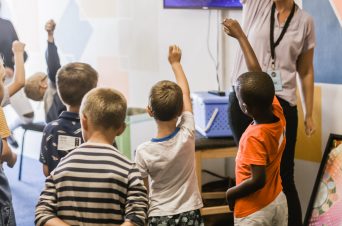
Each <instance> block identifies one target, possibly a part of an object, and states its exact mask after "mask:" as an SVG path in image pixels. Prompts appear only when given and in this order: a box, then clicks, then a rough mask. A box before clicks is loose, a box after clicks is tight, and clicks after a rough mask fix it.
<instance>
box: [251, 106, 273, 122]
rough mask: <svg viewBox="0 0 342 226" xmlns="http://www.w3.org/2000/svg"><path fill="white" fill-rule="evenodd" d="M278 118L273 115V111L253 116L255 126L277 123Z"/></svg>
mask: <svg viewBox="0 0 342 226" xmlns="http://www.w3.org/2000/svg"><path fill="white" fill-rule="evenodd" d="M276 121H277V120H276V117H275V116H274V114H273V111H272V109H271V110H268V111H264V112H260V113H258V114H255V116H253V122H254V124H255V125H258V124H270V123H274V122H276Z"/></svg>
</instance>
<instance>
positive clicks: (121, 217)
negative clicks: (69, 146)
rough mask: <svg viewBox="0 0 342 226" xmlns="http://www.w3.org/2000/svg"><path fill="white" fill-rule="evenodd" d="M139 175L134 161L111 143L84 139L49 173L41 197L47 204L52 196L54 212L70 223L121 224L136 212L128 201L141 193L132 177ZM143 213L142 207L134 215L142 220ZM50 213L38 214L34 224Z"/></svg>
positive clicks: (136, 198)
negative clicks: (92, 141)
mask: <svg viewBox="0 0 342 226" xmlns="http://www.w3.org/2000/svg"><path fill="white" fill-rule="evenodd" d="M139 177H140V173H139V171H138V170H137V169H136V168H134V164H133V163H132V162H131V161H129V160H128V159H127V158H126V157H124V156H123V155H122V154H120V153H119V152H118V151H117V150H116V149H115V148H114V147H113V146H111V145H105V144H98V143H96V144H91V143H85V144H82V145H81V146H80V147H78V148H77V149H75V150H73V152H71V153H70V154H69V155H67V156H66V158H64V159H63V160H62V161H61V162H60V164H59V165H58V167H57V168H56V169H55V170H54V171H53V172H52V173H51V176H50V177H49V178H48V179H47V182H46V188H47V189H45V191H44V193H42V196H41V198H43V199H45V200H46V202H48V203H47V204H50V202H49V200H50V199H53V202H54V203H55V205H54V207H55V209H54V211H55V212H56V214H57V216H58V217H59V218H61V219H62V220H67V222H68V223H69V224H71V225H79V224H80V223H81V222H83V223H91V222H96V225H100V224H101V225H102V224H103V225H120V224H122V223H123V222H124V221H125V216H129V215H130V214H134V215H136V213H137V212H138V213H139V211H137V209H135V208H134V206H133V205H132V206H130V203H129V202H130V201H137V200H139V199H141V196H143V195H142V194H141V192H140V191H139V190H136V191H135V190H134V188H137V189H141V188H142V187H141V186H142V184H137V179H135V178H139ZM137 185H138V186H137ZM142 191H143V190H142ZM129 193H131V194H130V195H129V196H128V194H129ZM52 194H54V195H53V196H54V197H56V198H53V196H51V195H52ZM143 197H144V196H143ZM127 199H128V200H127ZM40 205H46V203H45V202H41V203H40V204H38V206H37V211H39V209H40V208H39V206H40ZM144 216H145V215H144V211H143V210H142V211H141V215H140V216H139V214H137V215H136V217H138V219H139V220H140V221H141V222H144V221H145V219H144ZM49 217H50V216H49V215H45V216H44V217H41V218H38V219H37V223H38V224H37V225H39V223H40V222H43V221H44V220H45V219H47V218H49ZM140 225H141V224H140Z"/></svg>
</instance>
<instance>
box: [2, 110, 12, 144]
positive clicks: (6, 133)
mask: <svg viewBox="0 0 342 226" xmlns="http://www.w3.org/2000/svg"><path fill="white" fill-rule="evenodd" d="M10 135H11V131H10V129H9V128H8V125H7V121H6V118H5V113H4V110H3V109H2V107H0V137H1V138H2V139H4V138H7V137H9V136H10Z"/></svg>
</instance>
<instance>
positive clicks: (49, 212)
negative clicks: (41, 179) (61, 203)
mask: <svg viewBox="0 0 342 226" xmlns="http://www.w3.org/2000/svg"><path fill="white" fill-rule="evenodd" d="M55 217H57V190H56V184H55V182H54V180H53V176H52V175H50V176H49V177H48V178H47V179H46V181H45V188H44V190H43V191H42V193H41V194H40V197H39V200H38V204H37V206H36V212H35V224H36V225H37V226H44V224H45V223H46V222H47V221H48V220H50V219H52V218H55Z"/></svg>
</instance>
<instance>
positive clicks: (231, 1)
mask: <svg viewBox="0 0 342 226" xmlns="http://www.w3.org/2000/svg"><path fill="white" fill-rule="evenodd" d="M164 8H178V9H211V8H213V9H225V8H242V5H241V3H240V0H164Z"/></svg>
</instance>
